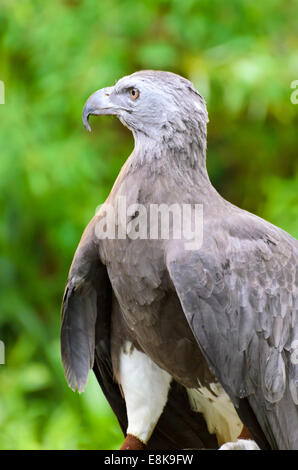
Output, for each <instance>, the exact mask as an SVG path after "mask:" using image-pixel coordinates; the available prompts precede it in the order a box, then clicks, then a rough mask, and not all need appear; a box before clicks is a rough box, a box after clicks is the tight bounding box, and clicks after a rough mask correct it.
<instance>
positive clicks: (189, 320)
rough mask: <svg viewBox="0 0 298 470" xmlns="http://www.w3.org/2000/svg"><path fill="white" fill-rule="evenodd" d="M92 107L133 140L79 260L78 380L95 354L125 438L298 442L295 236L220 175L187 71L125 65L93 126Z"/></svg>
mask: <svg viewBox="0 0 298 470" xmlns="http://www.w3.org/2000/svg"><path fill="white" fill-rule="evenodd" d="M90 115H115V116H117V117H118V118H119V119H120V121H121V122H122V123H123V124H124V125H125V126H126V127H128V129H129V130H130V131H131V132H132V134H133V137H134V142H135V146H134V150H133V152H132V154H131V155H130V156H129V158H128V159H127V160H126V163H125V164H124V166H123V167H122V169H121V171H120V173H119V175H118V177H117V179H116V181H115V183H114V186H113V188H112V190H111V192H110V195H109V196H108V198H107V200H106V201H105V203H104V204H103V205H102V206H101V207H100V209H99V210H98V211H97V212H96V214H95V216H94V217H93V218H92V220H91V221H90V223H89V224H88V225H87V227H86V229H85V231H84V233H83V235H82V238H81V241H80V243H79V245H78V247H77V249H76V252H75V255H74V258H73V261H72V264H71V267H70V271H69V276H68V280H67V285H66V288H65V293H64V298H63V306H62V322H61V354H62V362H63V367H64V371H65V376H66V379H67V382H68V384H69V386H70V387H71V388H72V389H73V390H78V391H79V392H82V391H83V390H84V388H85V386H86V382H87V378H88V374H89V372H90V370H91V369H93V371H94V373H95V376H96V378H97V380H98V383H99V385H100V387H101V389H102V391H103V393H104V395H105V397H106V399H107V400H108V402H109V404H110V406H111V408H112V409H113V411H114V413H115V415H116V416H117V418H118V421H119V424H120V426H121V429H122V431H123V434H124V436H125V440H124V443H123V445H122V447H121V448H122V449H135V450H137V449H144V448H147V449H183V448H188V449H189V448H195V449H202V448H205V449H217V448H220V449H234V448H244V449H250V448H260V449H298V407H297V405H298V353H297V350H298V321H297V309H298V294H297V291H298V289H297V286H298V267H297V265H298V263H297V261H298V242H297V240H296V239H295V238H293V237H292V236H291V235H289V234H288V233H286V232H285V231H283V230H282V229H281V228H278V227H276V226H274V225H272V224H271V223H269V222H267V221H265V220H263V219H262V218H260V217H257V216H256V215H254V214H252V213H249V212H247V211H245V210H242V209H240V208H238V207H236V206H235V205H233V204H231V203H230V202H228V201H226V200H225V199H224V198H223V197H221V195H220V194H219V193H218V192H217V191H216V189H215V188H214V187H213V186H212V184H211V182H210V179H209V176H208V173H207V168H206V149H207V123H208V114H207V109H206V104H205V101H204V99H203V97H202V96H201V95H200V94H199V92H198V91H197V90H196V88H195V87H194V85H193V84H192V83H191V82H190V81H189V80H187V79H186V78H183V77H181V76H179V75H177V74H174V73H171V72H165V71H156V70H154V71H153V70H145V71H139V72H136V73H133V74H132V75H129V76H125V77H122V78H121V79H120V80H119V81H118V82H117V83H116V85H115V86H111V87H106V88H103V89H100V90H98V91H96V92H95V93H93V94H92V95H91V96H90V97H89V99H88V100H87V102H86V104H85V106H84V110H83V123H84V125H85V127H86V128H87V130H89V131H90V130H91V129H90V124H89V117H90ZM124 203H125V204H124ZM119 207H120V209H121V210H120V209H119ZM185 208H186V209H187V210H185V211H184V212H183V210H182V209H185ZM153 209H154V210H153ZM164 209H166V210H167V211H165V210H164ZM176 209H177V210H180V209H181V212H180V219H179V213H178V212H177V211H176ZM181 214H182V215H183V217H182V215H181ZM153 216H155V217H153ZM197 216H198V217H197ZM177 218H178V219H179V220H180V221H181V219H183V222H182V223H181V224H180V225H181V227H182V229H183V230H180V232H179V231H178V232H179V233H178V232H177V230H176V228H177V227H176V225H175V224H176V222H177ZM197 220H198V224H197V223H196V222H197ZM164 225H165V226H167V227H166V228H167V230H165V231H164V232H163V233H162V231H163V229H164ZM187 227H188V230H186V228H187ZM184 228H185V230H184Z"/></svg>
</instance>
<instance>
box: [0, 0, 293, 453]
mask: <svg viewBox="0 0 298 470" xmlns="http://www.w3.org/2000/svg"><path fill="white" fill-rule="evenodd" d="M297 13H298V9H297V3H296V2H295V1H291V0H288V1H287V2H284V1H283V0H270V1H265V0H262V1H252V0H245V1H239V0H232V1H231V0H230V1H229V2H223V1H220V0H213V1H208V0H172V1H169V0H145V1H133V0H101V1H100V0H84V1H83V0H82V1H80V0H65V1H59V0H51V1H49V2H45V1H44V0H36V1H33V0H31V1H30V0H1V4H0V39H1V41H0V79H1V80H2V81H4V83H5V92H6V93H5V99H6V102H5V104H4V105H0V120H1V126H0V142H1V156H0V201H1V219H0V246H1V251H0V278H1V284H0V289H1V292H0V339H2V340H3V341H4V342H5V345H6V364H5V365H0V448H1V449H111V448H117V447H118V446H119V444H120V442H121V433H120V431H119V427H118V425H117V422H116V420H115V418H114V417H113V415H112V413H111V411H110V409H109V407H108V405H107V404H106V401H105V399H104V397H103V396H102V394H101V392H100V390H99V388H98V386H97V384H96V382H95V379H94V378H93V374H91V375H92V377H91V376H90V378H89V382H88V386H87V389H86V391H85V393H84V394H82V395H78V394H74V393H73V392H72V391H71V390H70V389H68V387H67V385H66V382H65V380H64V376H63V371H62V367H61V361H60V349H59V326H60V304H61V297H62V294H63V289H64V284H65V280H66V277H67V272H68V268H69V265H70V262H71V259H72V256H73V253H74V250H75V248H76V245H77V243H78V241H79V239H80V236H81V233H82V230H83V228H84V227H85V225H86V224H87V222H88V221H89V220H90V218H91V217H92V216H93V214H94V211H95V208H96V206H97V205H98V204H100V203H102V202H103V201H104V199H105V197H106V196H107V195H108V193H109V191H110V188H111V186H112V183H113V181H114V179H115V177H116V175H117V173H118V171H119V170H120V168H121V166H122V164H123V163H124V161H125V159H126V158H127V156H128V155H129V153H130V151H131V149H132V147H133V141H132V136H131V135H130V133H129V131H128V130H127V129H125V128H124V127H123V126H122V125H121V124H120V123H119V122H118V121H117V119H114V118H100V119H97V120H96V121H95V120H94V121H93V130H94V132H93V133H92V134H91V135H90V134H88V133H87V132H86V131H85V130H84V128H83V126H82V123H81V111H82V107H83V104H84V102H85V100H86V98H87V97H88V95H89V94H91V93H92V92H93V91H95V90H96V89H98V88H100V87H103V86H108V85H113V84H114V83H115V81H116V80H117V79H119V78H120V77H121V76H123V75H125V74H130V73H132V72H134V71H136V70H138V69H144V68H153V69H165V70H171V71H174V72H177V73H180V74H182V75H184V76H186V77H188V78H189V79H190V80H192V81H193V82H194V84H195V85H196V87H197V88H198V89H199V90H200V91H201V93H202V94H203V95H204V96H205V98H206V100H207V105H208V109H209V117H210V124H209V127H208V131H209V140H208V168H209V172H210V177H211V180H212V182H213V184H214V185H215V187H216V188H217V189H218V190H219V192H220V193H221V194H222V195H223V196H224V197H225V198H227V199H228V200H230V201H232V202H233V203H235V204H237V205H240V206H241V207H242V208H245V209H248V210H250V211H253V212H255V213H257V214H258V215H260V216H262V217H265V218H267V219H268V220H270V221H271V222H273V223H275V224H277V225H279V226H281V227H282V228H284V229H285V230H287V231H289V232H290V233H291V234H292V235H294V236H296V237H297V236H298V191H297V187H298V163H297V110H298V105H294V104H292V103H291V100H290V96H291V93H292V92H293V90H292V89H291V88H290V85H291V83H292V81H294V80H296V79H298V47H297V46H298V43H297V30H296V26H297Z"/></svg>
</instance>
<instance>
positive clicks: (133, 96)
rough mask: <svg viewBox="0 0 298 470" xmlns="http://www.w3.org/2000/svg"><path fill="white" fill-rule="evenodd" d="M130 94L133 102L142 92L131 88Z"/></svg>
mask: <svg viewBox="0 0 298 470" xmlns="http://www.w3.org/2000/svg"><path fill="white" fill-rule="evenodd" d="M129 94H130V97H131V98H132V99H133V100H137V99H138V97H139V95H140V92H139V90H137V89H136V88H131V89H130V90H129Z"/></svg>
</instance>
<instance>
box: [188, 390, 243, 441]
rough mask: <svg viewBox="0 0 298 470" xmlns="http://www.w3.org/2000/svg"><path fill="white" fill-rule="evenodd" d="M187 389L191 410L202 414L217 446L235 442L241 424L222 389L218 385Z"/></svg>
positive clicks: (240, 429)
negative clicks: (215, 438)
mask: <svg viewBox="0 0 298 470" xmlns="http://www.w3.org/2000/svg"><path fill="white" fill-rule="evenodd" d="M210 389H211V390H208V388H207V387H201V386H200V387H198V388H197V389H195V388H190V389H187V392H188V396H189V401H190V405H191V408H192V409H193V410H194V411H197V412H200V413H202V414H203V416H204V418H205V421H206V423H207V427H208V431H209V432H210V433H212V434H214V433H215V434H216V437H217V440H218V443H219V445H221V444H224V443H225V442H229V441H236V439H237V437H238V436H239V435H240V433H241V431H242V428H243V424H242V422H241V421H240V419H239V416H238V414H237V412H236V410H235V408H234V406H233V404H232V402H231V400H230V398H229V397H228V395H227V394H226V392H225V391H224V389H223V388H222V386H221V385H220V384H218V383H212V384H210Z"/></svg>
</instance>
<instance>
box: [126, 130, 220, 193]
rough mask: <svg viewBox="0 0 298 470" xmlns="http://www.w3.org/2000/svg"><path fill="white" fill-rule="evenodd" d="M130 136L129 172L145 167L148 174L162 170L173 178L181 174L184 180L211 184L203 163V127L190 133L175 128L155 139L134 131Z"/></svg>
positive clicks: (204, 155)
mask: <svg viewBox="0 0 298 470" xmlns="http://www.w3.org/2000/svg"><path fill="white" fill-rule="evenodd" d="M184 130H185V129H184ZM134 139H135V148H134V150H133V153H132V154H131V156H130V164H129V166H128V171H129V173H132V172H134V171H136V170H137V169H139V168H140V167H147V169H148V171H149V172H150V173H151V174H156V175H159V174H164V175H168V177H169V178H170V177H174V178H175V180H179V179H180V178H181V180H184V182H187V184H189V182H192V183H194V184H200V185H202V184H204V185H207V186H208V185H210V186H211V183H210V180H209V176H208V173H207V167H206V129H205V132H203V131H201V130H200V132H199V133H198V132H197V133H194V134H193V135H190V134H189V133H186V134H185V132H184V133H183V132H182V131H177V130H176V132H172V133H171V134H169V133H165V134H163V135H162V137H161V138H160V137H159V138H156V139H154V138H152V137H148V136H146V135H145V134H143V133H142V134H141V133H134Z"/></svg>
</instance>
